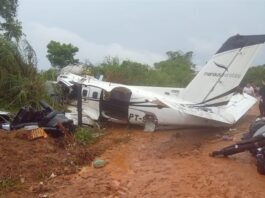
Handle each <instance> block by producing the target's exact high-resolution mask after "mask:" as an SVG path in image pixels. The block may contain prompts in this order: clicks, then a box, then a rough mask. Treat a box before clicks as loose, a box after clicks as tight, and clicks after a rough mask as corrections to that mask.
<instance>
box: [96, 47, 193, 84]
mask: <svg viewBox="0 0 265 198" xmlns="http://www.w3.org/2000/svg"><path fill="white" fill-rule="evenodd" d="M167 55H168V59H167V60H165V61H161V62H159V63H155V64H154V65H155V66H154V67H150V66H149V65H144V64H141V63H137V62H133V61H129V60H126V61H123V62H122V63H120V61H119V59H118V58H111V57H107V58H105V61H104V62H103V63H102V64H101V65H99V66H98V67H94V69H93V71H92V73H94V74H96V75H98V74H103V75H104V78H105V80H107V81H111V82H116V83H123V84H130V85H149V86H174V87H175V86H183V87H184V86H186V85H187V84H188V83H189V82H190V80H191V79H192V78H193V77H194V72H193V70H192V69H193V67H194V65H193V63H192V61H191V59H192V52H187V53H182V52H178V51H177V52H167Z"/></svg>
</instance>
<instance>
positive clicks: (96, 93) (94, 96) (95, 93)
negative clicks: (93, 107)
mask: <svg viewBox="0 0 265 198" xmlns="http://www.w3.org/2000/svg"><path fill="white" fill-rule="evenodd" d="M92 98H94V99H97V98H98V92H95V91H94V92H93V94H92Z"/></svg>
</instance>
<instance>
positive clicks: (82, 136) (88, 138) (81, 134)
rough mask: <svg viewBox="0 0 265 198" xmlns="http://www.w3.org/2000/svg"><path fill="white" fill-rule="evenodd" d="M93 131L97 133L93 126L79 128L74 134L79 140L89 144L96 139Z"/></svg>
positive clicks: (85, 144)
mask: <svg viewBox="0 0 265 198" xmlns="http://www.w3.org/2000/svg"><path fill="white" fill-rule="evenodd" d="M93 133H95V131H94V129H93V128H78V129H77V130H76V132H75V134H74V138H75V140H76V141H77V142H79V143H81V144H83V145H84V146H88V145H90V144H92V143H93V142H94V140H95V137H94V136H93Z"/></svg>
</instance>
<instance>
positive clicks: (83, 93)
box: [82, 89, 87, 97]
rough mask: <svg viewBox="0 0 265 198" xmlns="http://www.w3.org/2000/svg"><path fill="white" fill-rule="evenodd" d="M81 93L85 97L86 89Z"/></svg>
mask: <svg viewBox="0 0 265 198" xmlns="http://www.w3.org/2000/svg"><path fill="white" fill-rule="evenodd" d="M82 95H83V97H87V90H86V89H84V90H83V92H82Z"/></svg>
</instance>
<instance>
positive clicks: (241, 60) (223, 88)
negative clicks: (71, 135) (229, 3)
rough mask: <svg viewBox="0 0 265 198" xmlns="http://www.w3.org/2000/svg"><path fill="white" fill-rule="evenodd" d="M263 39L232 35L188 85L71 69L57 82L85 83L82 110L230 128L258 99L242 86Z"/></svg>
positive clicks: (96, 116)
mask: <svg viewBox="0 0 265 198" xmlns="http://www.w3.org/2000/svg"><path fill="white" fill-rule="evenodd" d="M264 42H265V35H249V36H242V35H235V36H232V37H230V38H229V39H228V40H227V41H226V42H225V43H224V44H223V45H222V47H221V48H220V49H219V50H218V51H217V52H216V54H215V55H213V57H212V58H211V59H210V60H209V61H208V62H207V64H206V65H205V66H204V67H203V68H202V70H201V71H200V72H199V73H198V74H197V76H196V77H195V78H194V79H193V80H192V81H191V82H190V84H189V85H188V86H187V87H186V88H169V87H145V86H128V85H123V84H116V83H111V82H104V81H101V80H97V79H96V78H94V77H91V76H86V77H81V76H78V75H75V74H72V73H64V74H61V75H59V76H58V79H57V81H58V82H59V83H61V84H62V85H64V86H65V87H67V88H68V90H69V91H70V92H71V91H73V90H74V87H75V84H82V99H83V102H82V103H83V106H82V108H83V112H82V113H83V115H85V116H87V118H88V119H89V120H91V121H98V120H101V119H106V120H109V121H114V122H123V123H129V124H137V125H142V126H144V128H145V130H146V131H154V130H158V129H163V128H179V127H187V126H188V127H194V126H201V127H229V126H231V125H233V124H235V123H236V122H237V121H238V120H239V119H240V118H241V117H242V116H243V115H244V114H245V113H246V112H247V111H248V110H249V109H250V108H251V107H252V106H253V105H254V104H255V103H256V99H255V98H254V97H251V96H249V95H247V94H242V93H239V92H238V86H239V84H240V82H241V80H242V79H243V77H244V75H245V74H246V72H247V70H248V68H249V67H250V65H251V64H252V62H253V60H254V58H255V57H256V55H257V53H258V52H259V51H260V49H261V47H262V46H263V44H264Z"/></svg>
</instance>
